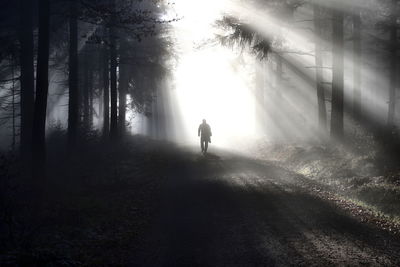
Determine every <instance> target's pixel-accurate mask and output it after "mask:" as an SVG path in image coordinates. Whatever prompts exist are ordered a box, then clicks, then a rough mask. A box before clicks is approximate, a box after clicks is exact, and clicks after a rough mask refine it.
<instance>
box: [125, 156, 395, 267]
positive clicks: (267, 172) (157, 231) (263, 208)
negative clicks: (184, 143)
mask: <svg viewBox="0 0 400 267" xmlns="http://www.w3.org/2000/svg"><path fill="white" fill-rule="evenodd" d="M188 157H189V159H188V160H187V161H185V163H182V165H181V166H174V168H172V169H171V171H170V172H169V173H168V174H166V177H165V178H166V179H167V182H166V183H165V184H166V185H165V187H164V188H163V190H162V191H163V194H162V207H161V208H160V210H159V214H158V216H157V220H155V222H154V225H153V227H152V230H151V231H150V233H149V234H148V237H147V239H146V241H145V245H144V246H143V247H142V249H141V250H140V251H139V252H138V253H135V255H133V256H132V265H135V266H290V265H292V266H332V265H333V266H364V265H367V266H400V240H398V239H397V238H395V237H393V236H390V235H388V234H387V233H386V232H383V231H381V230H379V229H376V228H373V227H371V226H368V225H366V224H363V223H361V222H359V221H358V220H356V219H354V218H352V217H350V216H348V215H346V214H345V213H344V212H342V211H340V210H339V209H337V208H335V207H334V206H333V205H331V204H330V203H328V202H325V201H324V200H321V199H320V198H317V197H315V196H312V195H309V194H308V193H306V192H305V191H304V190H301V188H300V187H298V186H297V185H296V184H297V183H298V181H296V182H295V179H296V175H294V174H291V173H290V172H288V171H286V170H283V169H281V168H279V167H277V166H274V165H273V164H272V163H271V164H268V163H267V164H265V163H260V162H258V161H254V160H250V159H247V158H243V157H239V156H235V155H230V154H226V153H222V152H221V153H218V156H217V155H213V154H210V155H208V156H207V157H203V156H201V155H192V154H190V156H188Z"/></svg>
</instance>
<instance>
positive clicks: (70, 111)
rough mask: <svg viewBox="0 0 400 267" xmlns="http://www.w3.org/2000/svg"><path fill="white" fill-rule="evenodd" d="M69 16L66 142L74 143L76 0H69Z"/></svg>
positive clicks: (76, 114) (77, 102)
mask: <svg viewBox="0 0 400 267" xmlns="http://www.w3.org/2000/svg"><path fill="white" fill-rule="evenodd" d="M70 1H71V2H70V18H69V76H68V84H69V100H68V144H69V146H68V147H69V148H73V147H75V145H76V142H77V137H78V127H79V126H78V124H79V82H78V2H77V0H70Z"/></svg>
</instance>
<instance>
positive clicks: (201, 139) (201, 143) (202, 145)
mask: <svg viewBox="0 0 400 267" xmlns="http://www.w3.org/2000/svg"><path fill="white" fill-rule="evenodd" d="M200 147H201V152H204V140H203V138H200Z"/></svg>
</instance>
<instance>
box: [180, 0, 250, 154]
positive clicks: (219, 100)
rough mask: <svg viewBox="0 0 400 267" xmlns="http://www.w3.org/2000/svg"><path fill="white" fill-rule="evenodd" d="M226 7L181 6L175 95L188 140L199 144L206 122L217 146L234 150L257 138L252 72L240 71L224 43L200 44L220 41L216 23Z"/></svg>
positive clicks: (203, 3) (217, 4)
mask: <svg viewBox="0 0 400 267" xmlns="http://www.w3.org/2000/svg"><path fill="white" fill-rule="evenodd" d="M224 4H226V1H211V0H206V1H187V0H181V1H177V3H176V9H177V12H180V13H181V14H182V15H183V19H182V20H181V21H180V22H179V23H177V25H176V36H177V39H178V43H179V47H180V55H179V63H178V67H177V69H176V71H175V75H174V76H175V81H176V90H177V93H176V94H175V95H176V96H177V97H178V99H177V102H178V106H179V110H180V113H181V114H180V116H181V118H182V122H183V124H184V127H185V130H186V134H187V138H186V141H190V143H192V144H194V143H195V142H197V141H196V140H197V127H198V126H199V124H200V123H201V120H202V119H207V121H208V122H209V124H210V125H211V127H212V131H213V141H214V142H215V145H217V146H221V147H226V146H230V147H232V145H233V143H235V144H238V143H240V140H243V137H249V136H251V135H253V134H254V129H255V127H254V124H255V123H254V119H253V118H254V112H255V107H254V96H253V93H252V88H251V86H250V83H249V76H250V74H248V75H247V74H246V71H244V72H243V71H241V72H237V70H236V67H237V66H236V65H235V59H236V58H237V57H238V55H237V54H235V53H234V52H233V51H231V50H230V49H227V48H224V47H221V46H219V45H216V46H211V45H207V44H206V45H204V46H203V47H201V48H197V46H198V44H199V43H202V42H204V41H205V40H207V39H210V38H214V37H215V36H214V35H213V33H214V30H213V24H214V22H215V20H217V19H218V18H219V17H220V16H221V14H222V10H223V9H222V8H223V7H224ZM210 6H212V7H213V8H210ZM196 144H197V143H196Z"/></svg>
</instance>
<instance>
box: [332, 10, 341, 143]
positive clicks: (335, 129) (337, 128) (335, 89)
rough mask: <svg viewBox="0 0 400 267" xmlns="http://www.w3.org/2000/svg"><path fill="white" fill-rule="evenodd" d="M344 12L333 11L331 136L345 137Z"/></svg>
mask: <svg viewBox="0 0 400 267" xmlns="http://www.w3.org/2000/svg"><path fill="white" fill-rule="evenodd" d="M343 43H344V37H343V13H342V12H341V11H340V10H334V11H333V48H332V53H333V62H332V63H333V66H332V68H333V73H332V115H331V116H332V117H331V137H332V138H334V139H336V140H341V139H342V138H343V135H344V133H343V106H344V105H343V86H344V81H343V67H344V64H343Z"/></svg>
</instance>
